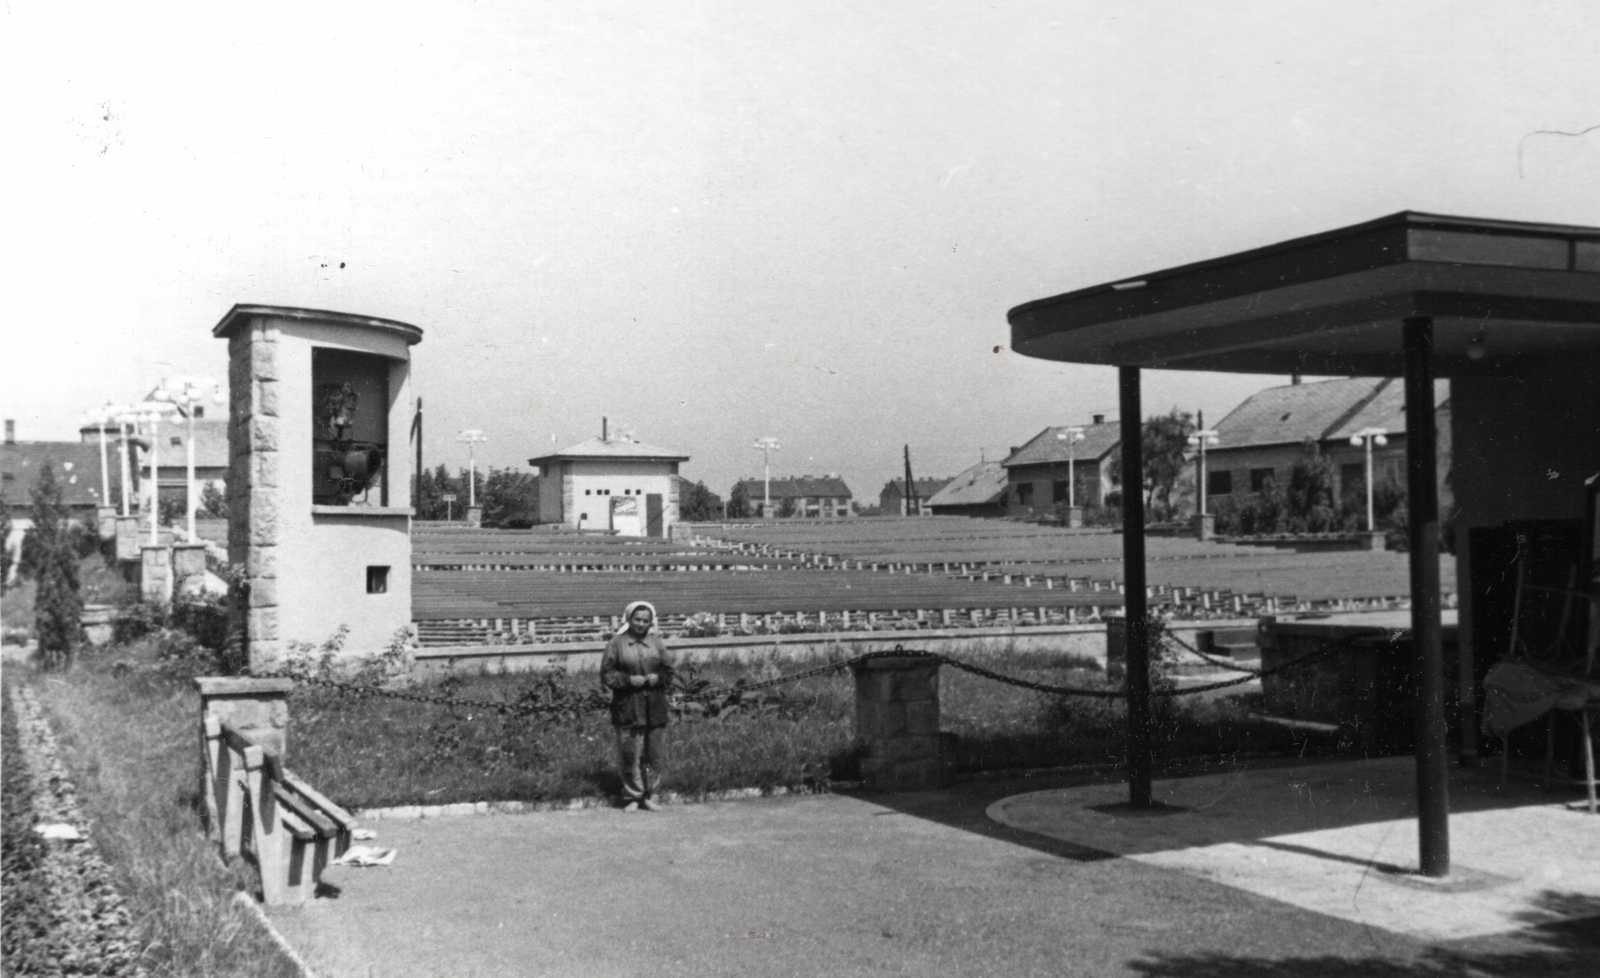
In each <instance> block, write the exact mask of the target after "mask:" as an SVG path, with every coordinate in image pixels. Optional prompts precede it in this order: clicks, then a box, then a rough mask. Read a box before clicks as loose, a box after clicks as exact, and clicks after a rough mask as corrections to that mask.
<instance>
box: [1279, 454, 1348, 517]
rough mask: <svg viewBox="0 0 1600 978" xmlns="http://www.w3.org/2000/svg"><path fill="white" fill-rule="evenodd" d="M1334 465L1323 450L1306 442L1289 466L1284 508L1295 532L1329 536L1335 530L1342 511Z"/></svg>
mask: <svg viewBox="0 0 1600 978" xmlns="http://www.w3.org/2000/svg"><path fill="white" fill-rule="evenodd" d="M1333 481H1334V474H1333V463H1332V462H1330V461H1329V460H1328V457H1327V456H1326V455H1324V454H1322V447H1321V446H1320V445H1318V444H1317V443H1316V442H1315V441H1313V440H1312V439H1309V438H1308V439H1306V442H1305V445H1304V446H1302V448H1301V451H1300V457H1299V458H1297V459H1295V461H1294V465H1292V466H1290V467H1289V484H1288V485H1287V486H1285V487H1284V493H1283V496H1284V509H1285V510H1286V515H1287V516H1288V522H1289V530H1290V531H1291V532H1294V533H1306V532H1310V533H1326V532H1327V531H1328V530H1331V529H1333V528H1334V524H1335V522H1336V521H1337V518H1338V510H1337V508H1336V507H1335V506H1334V502H1333Z"/></svg>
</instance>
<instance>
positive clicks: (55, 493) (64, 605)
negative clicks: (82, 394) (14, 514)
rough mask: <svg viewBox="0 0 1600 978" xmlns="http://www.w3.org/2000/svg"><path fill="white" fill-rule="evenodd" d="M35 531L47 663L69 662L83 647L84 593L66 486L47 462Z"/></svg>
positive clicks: (36, 500) (37, 601)
mask: <svg viewBox="0 0 1600 978" xmlns="http://www.w3.org/2000/svg"><path fill="white" fill-rule="evenodd" d="M32 536H33V538H34V542H35V545H36V547H37V552H38V566H37V570H36V572H35V580H36V581H37V584H38V589H37V591H36V592H35V595H34V605H33V626H34V632H35V633H36V634H37V635H38V637H39V655H40V658H41V661H42V662H43V664H44V667H45V668H47V669H60V668H64V667H65V666H66V664H67V663H68V662H69V661H70V660H71V658H72V654H73V652H75V651H76V650H77V648H78V641H79V638H80V636H81V634H82V629H83V623H82V618H83V596H82V595H81V594H80V593H79V591H78V554H77V548H76V547H75V546H74V544H73V540H72V533H71V530H70V528H69V527H68V526H67V511H66V507H65V506H64V505H63V504H62V502H61V486H60V485H59V484H58V483H57V482H56V476H55V471H54V469H52V468H51V466H50V464H49V463H48V462H47V463H45V465H44V466H43V467H42V468H40V470H39V481H38V483H37V484H36V485H35V486H34V488H33V530H32Z"/></svg>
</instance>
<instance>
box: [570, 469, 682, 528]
mask: <svg viewBox="0 0 1600 978" xmlns="http://www.w3.org/2000/svg"><path fill="white" fill-rule="evenodd" d="M563 464H564V465H565V466H566V467H568V469H569V470H570V472H571V474H572V502H573V505H572V512H570V513H564V514H563V516H564V517H565V522H567V523H568V524H570V525H572V526H582V527H583V528H584V529H586V530H597V529H598V530H609V529H611V497H610V496H606V495H603V494H602V492H601V491H602V490H607V489H609V490H610V491H611V494H612V495H615V496H621V495H623V494H624V490H632V491H633V494H635V495H639V496H641V497H643V496H648V495H650V494H652V493H659V494H660V496H661V507H662V528H661V532H662V535H663V536H665V535H666V534H667V532H668V527H670V526H672V524H674V523H676V522H678V509H677V495H676V493H674V492H673V478H674V477H675V476H676V474H677V463H675V462H647V461H611V460H605V459H596V460H594V461H589V460H586V459H573V460H570V461H567V462H565V463H563ZM644 505H645V504H644V502H643V501H641V502H640V503H639V514H640V523H641V524H643V522H644V513H645V509H644ZM580 520H581V522H580ZM641 532H643V531H642V529H641Z"/></svg>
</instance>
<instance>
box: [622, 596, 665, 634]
mask: <svg viewBox="0 0 1600 978" xmlns="http://www.w3.org/2000/svg"><path fill="white" fill-rule="evenodd" d="M640 608H648V609H649V610H650V627H651V628H654V627H656V606H655V605H653V604H651V603H650V602H648V601H630V602H628V606H627V607H626V608H624V609H622V627H621V628H619V629H617V634H618V635H621V634H622V633H624V632H626V631H627V630H628V621H629V619H631V618H633V613H634V612H635V611H638V610H639V609H640ZM645 634H646V635H648V634H650V633H649V632H645Z"/></svg>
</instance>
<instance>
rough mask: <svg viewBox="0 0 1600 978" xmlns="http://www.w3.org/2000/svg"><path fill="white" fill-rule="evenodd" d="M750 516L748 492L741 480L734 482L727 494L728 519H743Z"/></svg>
mask: <svg viewBox="0 0 1600 978" xmlns="http://www.w3.org/2000/svg"><path fill="white" fill-rule="evenodd" d="M749 517H750V492H749V490H748V489H746V488H745V484H744V483H743V482H736V483H734V485H733V491H732V492H730V493H729V494H728V519H730V520H743V519H748V518H749Z"/></svg>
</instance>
